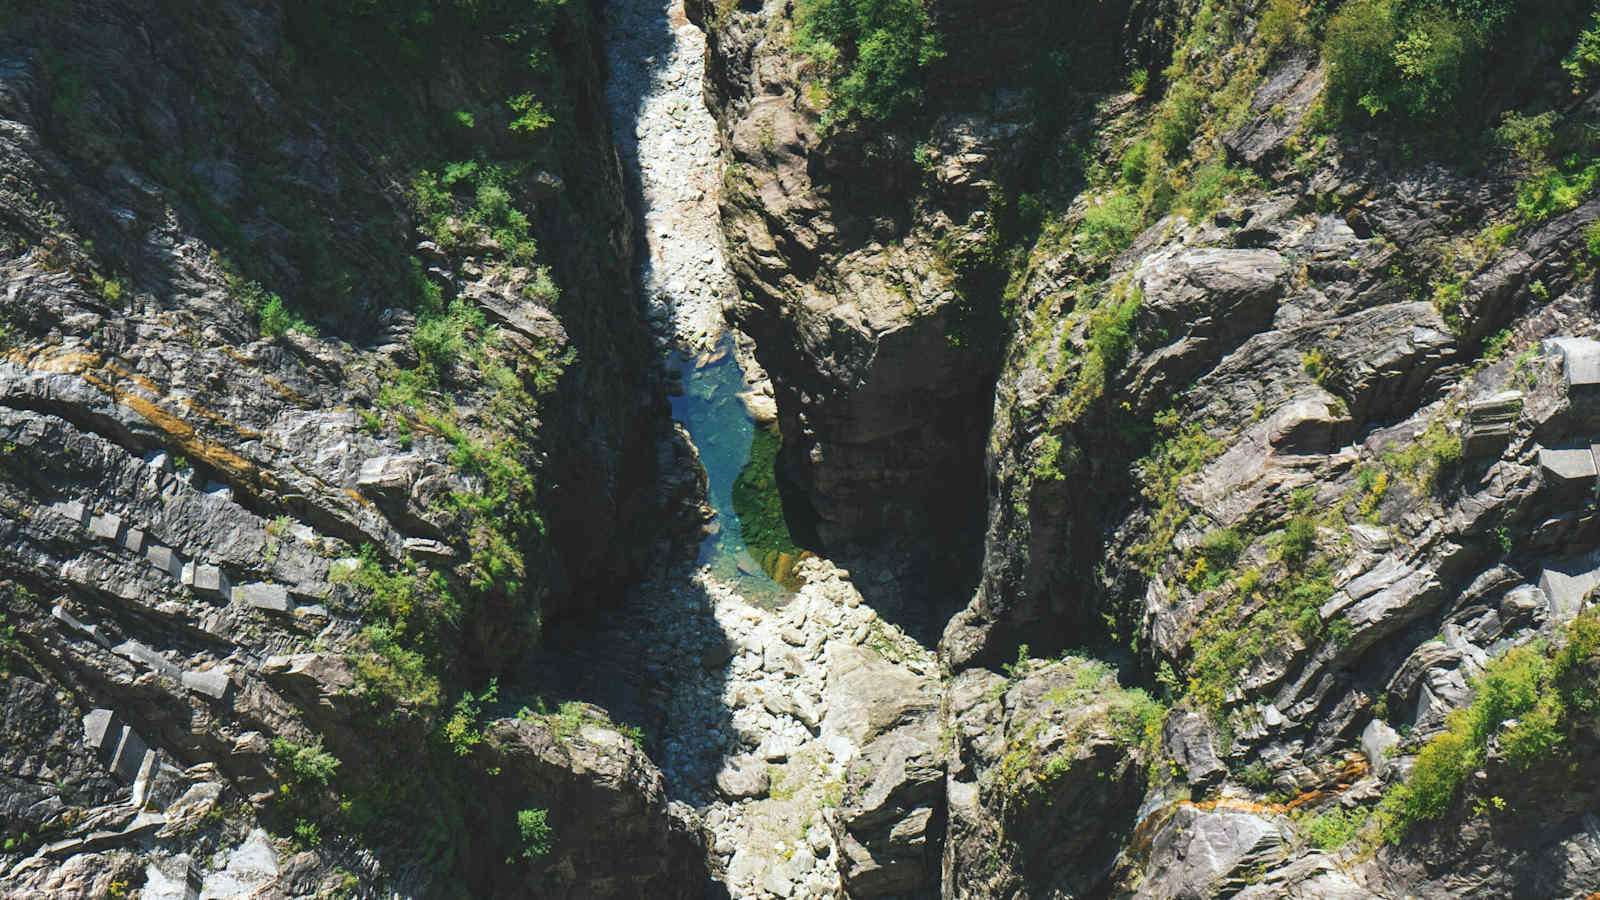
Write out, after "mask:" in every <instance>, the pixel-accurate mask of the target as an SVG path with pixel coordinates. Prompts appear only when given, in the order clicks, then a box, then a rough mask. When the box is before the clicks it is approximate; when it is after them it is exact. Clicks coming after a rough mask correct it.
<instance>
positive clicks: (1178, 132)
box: [1155, 81, 1205, 159]
mask: <svg viewBox="0 0 1600 900" xmlns="http://www.w3.org/2000/svg"><path fill="white" fill-rule="evenodd" d="M1204 112H1205V94H1204V93H1203V92H1202V91H1201V89H1200V87H1199V86H1198V85H1196V84H1194V83H1193V82H1190V81H1181V82H1179V83H1177V84H1174V85H1173V86H1172V88H1171V89H1170V90H1168V92H1167V99H1166V101H1165V103H1164V104H1163V105H1162V107H1161V112H1160V113H1159V114H1158V115H1157V116H1156V122H1155V136H1156V141H1157V143H1159V144H1160V146H1161V152H1162V153H1163V154H1164V155H1165V156H1166V157H1167V158H1169V159H1180V158H1182V157H1183V156H1184V155H1186V151H1187V150H1188V149H1189V142H1190V141H1192V140H1194V135H1195V132H1196V131H1197V130H1199V128H1200V121H1201V118H1202V116H1203V114H1204Z"/></svg>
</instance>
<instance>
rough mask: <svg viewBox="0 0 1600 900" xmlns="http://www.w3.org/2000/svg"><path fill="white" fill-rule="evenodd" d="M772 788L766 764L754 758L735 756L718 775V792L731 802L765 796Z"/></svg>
mask: <svg viewBox="0 0 1600 900" xmlns="http://www.w3.org/2000/svg"><path fill="white" fill-rule="evenodd" d="M770 786H771V778H770V776H768V774H767V766H766V763H764V762H762V761H761V760H760V759H757V758H756V757H753V756H735V757H733V758H731V759H729V760H728V761H727V763H725V764H724V765H723V767H722V771H720V772H718V773H717V790H718V791H719V792H720V793H721V794H722V796H724V797H727V798H728V799H729V800H741V799H743V798H745V797H761V796H764V795H765V794H766V793H767V789H768V787H770Z"/></svg>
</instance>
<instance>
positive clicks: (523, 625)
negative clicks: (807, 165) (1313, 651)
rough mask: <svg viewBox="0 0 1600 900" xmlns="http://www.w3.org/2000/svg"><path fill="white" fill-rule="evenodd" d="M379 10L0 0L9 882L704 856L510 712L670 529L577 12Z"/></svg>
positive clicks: (644, 875)
mask: <svg viewBox="0 0 1600 900" xmlns="http://www.w3.org/2000/svg"><path fill="white" fill-rule="evenodd" d="M403 6H404V8H402V6H401V5H385V6H384V8H383V9H381V10H380V9H374V8H369V7H368V5H365V4H359V3H332V4H322V5H315V6H313V5H306V4H279V3H277V2H273V0H264V2H239V3H232V2H230V3H223V4H213V3H182V2H181V3H176V4H173V3H136V4H132V5H129V4H112V3H101V2H89V0H85V2H59V3H49V4H14V3H6V4H0V25H3V30H0V60H3V62H0V119H3V120H4V128H3V131H4V136H3V137H0V141H3V142H4V145H5V146H4V151H3V153H0V158H3V164H0V165H3V174H0V181H3V187H0V248H3V254H0V255H3V260H0V279H3V282H4V289H3V291H0V297H3V299H0V320H3V322H4V325H3V327H0V334H3V342H4V361H3V362H0V434H3V441H4V477H3V478H0V496H3V497H4V500H3V509H4V513H3V516H0V530H3V533H4V538H3V540H4V543H5V546H6V550H7V552H6V553H5V554H4V556H5V559H4V560H3V561H0V577H3V578H4V590H5V596H6V604H5V607H4V619H3V622H0V634H3V635H4V643H3V647H0V654H3V655H0V658H3V673H4V674H3V676H0V683H3V692H4V694H5V709H6V710H7V714H6V736H5V740H4V746H5V747H6V748H7V749H6V756H7V763H8V764H7V766H6V772H7V775H6V776H5V777H6V779H7V789H6V802H5V809H4V811H3V813H0V835H3V838H4V843H3V847H4V849H3V850H0V892H3V893H6V894H7V895H13V894H16V895H22V896H31V895H48V896H78V895H82V896H88V895H95V896H105V895H108V894H109V895H112V896H123V895H127V894H128V893H129V892H130V891H135V890H137V889H138V888H139V887H140V886H141V885H142V886H143V890H144V896H146V897H167V896H173V897H182V896H194V894H195V892H196V891H199V890H201V889H203V890H204V891H205V892H207V893H208V895H228V896H231V895H234V894H236V893H242V892H248V891H259V892H265V893H267V894H272V895H281V896H309V895H311V894H315V893H325V892H329V891H349V890H352V889H354V888H356V887H361V889H362V890H364V891H366V890H377V889H379V888H380V887H381V886H383V885H388V886H389V889H393V890H401V891H403V892H406V893H410V894H418V895H449V894H456V895H480V896H481V895H486V894H494V895H499V896H519V895H526V896H637V895H638V894H639V893H640V892H643V893H647V894H650V895H653V896H690V895H696V894H698V892H699V890H700V888H701V885H702V884H703V882H704V878H705V864H704V859H703V849H702V848H699V847H698V845H697V842H698V840H699V838H698V832H697V830H696V829H695V828H694V827H693V826H691V825H690V824H689V823H687V822H685V821H684V820H683V819H682V818H681V816H680V815H679V814H677V813H670V814H669V811H668V808H667V800H666V798H665V796H664V793H663V788H662V786H661V781H660V778H661V776H660V774H659V772H657V771H656V769H655V767H654V765H653V764H652V763H651V762H650V761H649V760H648V759H647V758H646V757H645V756H644V754H643V752H642V751H641V750H640V749H639V748H637V747H636V746H635V742H634V741H633V740H630V739H629V738H627V737H625V736H624V731H625V730H619V729H617V728H615V727H613V726H611V725H610V724H609V723H608V722H607V721H606V719H605V717H604V716H603V715H602V714H601V713H600V712H599V711H597V710H590V711H584V710H582V709H578V708H574V710H572V711H571V713H570V715H566V716H564V717H554V716H548V715H543V714H539V713H529V712H525V713H524V714H523V715H521V716H518V717H511V718H502V717H505V716H508V715H509V714H510V713H512V712H514V711H515V710H516V709H517V707H518V706H520V705H522V704H524V703H526V704H528V705H529V706H535V707H540V708H542V704H540V703H538V702H537V701H538V697H537V691H538V686H537V685H531V684H528V683H525V682H518V681H516V680H514V679H513V678H511V677H509V675H508V668H507V667H508V663H510V662H512V661H514V660H516V659H517V658H518V657H520V656H521V655H522V654H524V653H525V652H526V651H527V650H528V648H530V647H531V646H533V645H534V643H535V642H536V641H537V639H538V636H539V633H540V630H541V625H542V622H543V620H545V619H557V618H559V617H560V616H562V615H566V614H570V613H571V612H572V611H574V610H577V609H580V608H582V607H585V606H588V605H592V604H595V603H606V602H609V601H611V600H613V596H612V595H613V594H614V593H615V592H616V590H617V588H618V587H619V586H620V585H621V584H623V583H626V582H627V581H629V580H630V579H631V578H632V577H633V576H634V574H635V573H636V572H637V571H638V567H639V564H640V562H641V556H640V554H641V553H642V552H647V551H648V550H649V548H650V547H651V546H652V545H653V537H654V534H655V533H656V531H657V527H656V524H657V523H658V522H659V521H661V516H660V513H659V512H658V510H657V508H656V501H655V495H654V492H653V489H652V487H651V486H652V485H653V484H654V483H655V482H656V480H657V479H656V476H655V472H654V466H655V462H656V450H655V444H656V441H657V439H658V437H659V436H660V435H661V434H663V433H664V432H665V425H666V422H665V415H664V414H665V403H664V402H663V399H662V396H661V393H660V390H659V387H658V386H657V385H656V384H655V376H654V374H653V373H654V371H655V365H656V364H655V356H654V351H653V348H652V345H651V343H650V341H649V338H648V335H647V332H646V329H645V327H644V323H643V310H642V308H641V306H640V304H639V303H638V302H637V299H636V297H635V295H634V293H633V291H632V290H631V287H630V278H629V268H630V253H631V246H632V244H631V219H630V216H629V214H628V213H627V211H626V207H625V203H624V200H625V196H624V190H623V186H622V181H621V175H620V170H619V168H618V165H617V161H616V156H615V153H614V151H613V150H612V148H611V142H610V136H609V130H608V128H607V126H606V115H605V113H604V103H603V101H602V99H601V97H600V94H599V88H600V85H601V83H602V80H603V79H602V74H601V70H600V57H599V51H598V47H597V44H596V29H595V27H594V24H593V21H592V14H591V11H590V10H589V9H588V8H587V7H586V6H584V5H583V4H576V3H575V4H568V5H562V4H536V5H533V6H528V7H524V8H517V9H513V8H512V5H510V4H488V5H484V4H456V3H446V2H438V3H435V2H418V3H413V4H405V5H403ZM496 675H501V676H507V677H505V678H504V679H503V680H501V681H499V682H498V683H497V682H496V681H494V680H493V678H494V676H496ZM496 719H498V721H495V720H496ZM569 720H570V721H571V722H579V723H581V727H576V728H574V727H569ZM130 851H132V852H131V853H130ZM619 860H624V861H625V862H620V863H619Z"/></svg>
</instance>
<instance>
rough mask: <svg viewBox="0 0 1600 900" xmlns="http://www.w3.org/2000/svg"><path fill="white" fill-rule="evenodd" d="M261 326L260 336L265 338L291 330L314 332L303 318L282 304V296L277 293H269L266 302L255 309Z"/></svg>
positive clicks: (276, 336)
mask: <svg viewBox="0 0 1600 900" xmlns="http://www.w3.org/2000/svg"><path fill="white" fill-rule="evenodd" d="M257 316H258V317H259V322H260V326H261V336H262V337H264V338H267V339H269V340H270V339H273V338H279V337H282V336H283V335H285V334H288V333H289V332H291V331H294V332H298V333H300V334H312V335H314V334H316V329H314V328H312V327H311V325H310V324H308V323H307V322H306V320H305V319H302V318H300V316H299V315H298V314H296V313H295V312H293V311H291V310H290V309H289V308H288V307H287V306H284V305H283V298H282V297H279V296H278V295H277V294H269V295H268V296H267V302H266V303H265V304H263V305H262V307H261V309H260V310H258V311H257Z"/></svg>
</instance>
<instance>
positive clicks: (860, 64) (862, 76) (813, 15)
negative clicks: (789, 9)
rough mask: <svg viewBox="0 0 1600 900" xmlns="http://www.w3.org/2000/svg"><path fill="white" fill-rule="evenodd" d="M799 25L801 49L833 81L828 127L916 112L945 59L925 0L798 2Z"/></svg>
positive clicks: (825, 115)
mask: <svg viewBox="0 0 1600 900" xmlns="http://www.w3.org/2000/svg"><path fill="white" fill-rule="evenodd" d="M794 22H795V29H794V46H795V49H796V50H797V51H799V52H800V53H801V54H803V55H804V56H806V57H808V58H810V60H811V61H812V63H813V64H815V65H816V67H817V70H818V71H819V72H820V73H821V75H822V76H823V78H824V79H825V80H826V83H827V87H828V93H829V94H830V102H829V104H828V108H827V109H826V110H825V111H824V113H823V124H824V126H832V125H834V124H837V123H841V122H847V121H851V120H856V119H877V120H883V119H892V118H894V117H896V116H899V115H901V114H902V113H905V112H908V111H910V110H911V109H913V108H914V107H915V106H916V105H917V104H918V103H919V102H920V101H921V99H922V75H923V70H924V69H925V68H926V67H927V66H928V65H929V64H930V63H932V62H933V61H934V60H936V59H938V58H939V57H940V56H942V55H943V54H942V51H941V50H940V48H939V43H938V39H937V36H936V35H935V34H934V32H933V30H932V28H931V27H930V23H929V20H928V13H927V10H926V9H925V8H924V5H923V0H798V2H796V4H795V7H794Z"/></svg>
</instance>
